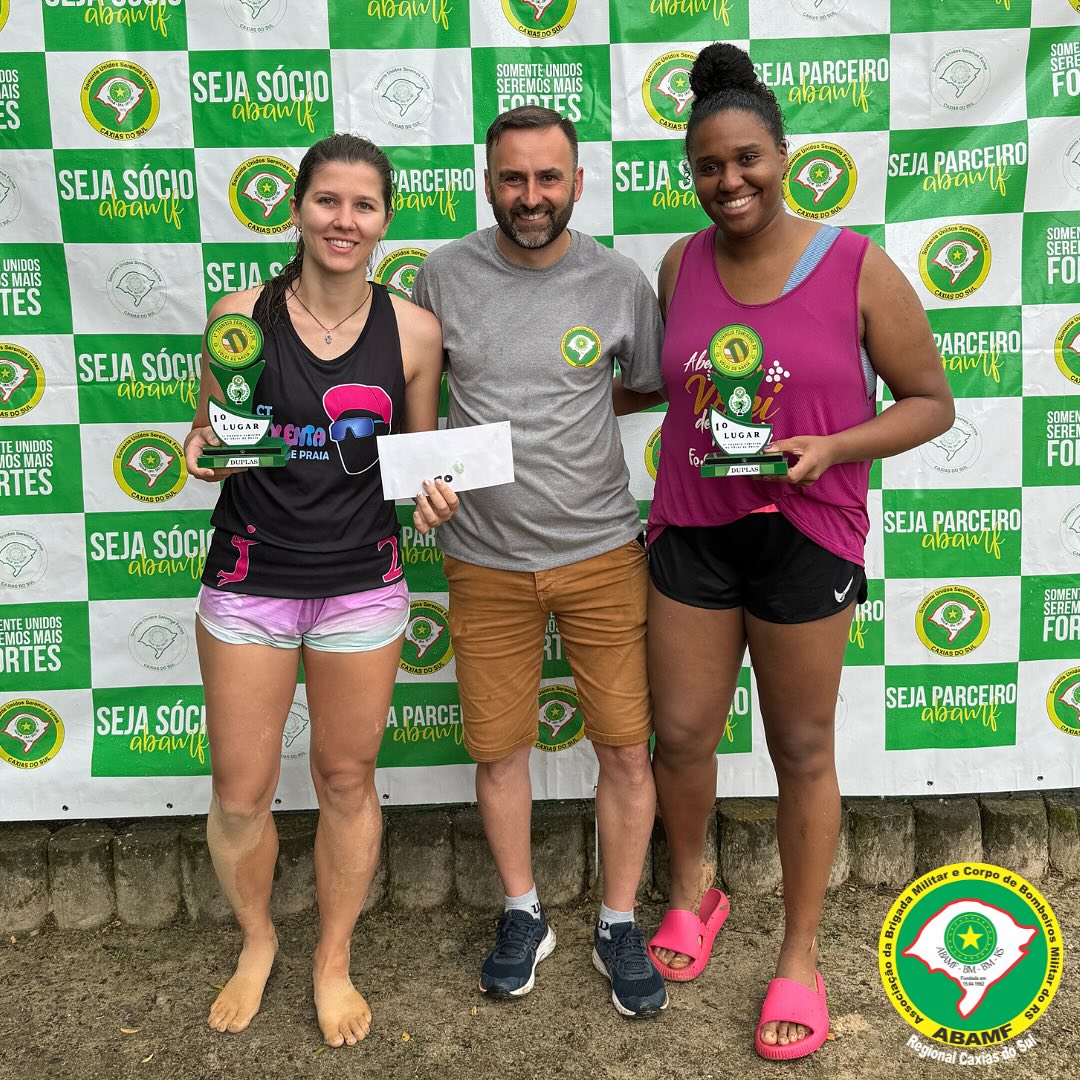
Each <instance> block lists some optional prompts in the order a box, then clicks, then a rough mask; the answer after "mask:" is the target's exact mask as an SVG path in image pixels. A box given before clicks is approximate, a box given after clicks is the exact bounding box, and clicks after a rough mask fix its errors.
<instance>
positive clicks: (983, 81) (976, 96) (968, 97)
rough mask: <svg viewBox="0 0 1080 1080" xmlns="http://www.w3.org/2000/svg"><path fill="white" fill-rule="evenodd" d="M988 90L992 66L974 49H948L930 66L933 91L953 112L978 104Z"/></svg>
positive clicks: (943, 106) (942, 105) (938, 101)
mask: <svg viewBox="0 0 1080 1080" xmlns="http://www.w3.org/2000/svg"><path fill="white" fill-rule="evenodd" d="M989 89H990V65H989V63H988V62H987V60H986V57H985V56H983V54H982V53H981V52H978V51H976V50H975V49H969V48H967V47H966V46H958V47H957V48H954V49H947V50H946V51H945V52H943V53H942V54H941V55H940V56H939V57H938V58H937V59H936V60H935V61H934V63H933V65H932V66H931V68H930V93H931V95H933V98H934V100H935V101H936V102H937V103H938V104H939V105H940V106H941V107H942V108H943V109H948V110H949V111H950V112H964V111H966V110H967V109H970V108H971V107H972V106H973V105H977V104H978V103H979V102H980V101H982V99H983V97H984V95H985V94H986V91H987V90H989Z"/></svg>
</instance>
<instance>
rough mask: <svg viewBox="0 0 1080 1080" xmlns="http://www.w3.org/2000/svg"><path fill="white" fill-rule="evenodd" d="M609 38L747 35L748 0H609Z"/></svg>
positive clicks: (682, 38)
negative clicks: (687, 0) (689, 0)
mask: <svg viewBox="0 0 1080 1080" xmlns="http://www.w3.org/2000/svg"><path fill="white" fill-rule="evenodd" d="M608 2H609V4H610V9H611V40H612V41H613V42H622V41H650V42H654V41H730V40H731V39H732V38H746V37H749V35H750V12H749V7H750V5H749V2H748V0H693V2H691V3H686V2H685V0H608Z"/></svg>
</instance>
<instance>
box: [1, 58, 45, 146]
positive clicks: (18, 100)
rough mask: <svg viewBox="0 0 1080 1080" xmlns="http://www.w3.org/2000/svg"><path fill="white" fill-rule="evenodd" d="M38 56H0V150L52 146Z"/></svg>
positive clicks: (43, 79) (43, 62)
mask: <svg viewBox="0 0 1080 1080" xmlns="http://www.w3.org/2000/svg"><path fill="white" fill-rule="evenodd" d="M48 100H49V90H48V86H47V82H46V77H45V57H44V56H43V55H42V54H41V53H31V52H25V53H0V150H29V149H46V150H47V149H49V148H51V147H52V131H51V127H50V112H49V109H48V108H47V107H46V103H47V102H48Z"/></svg>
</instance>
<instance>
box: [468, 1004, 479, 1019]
mask: <svg viewBox="0 0 1080 1080" xmlns="http://www.w3.org/2000/svg"><path fill="white" fill-rule="evenodd" d="M476 1012H477V1009H476V1006H475V1005H474V1006H473V1007H472V1008H471V1009H470V1010H469V1015H470V1016H475V1015H476Z"/></svg>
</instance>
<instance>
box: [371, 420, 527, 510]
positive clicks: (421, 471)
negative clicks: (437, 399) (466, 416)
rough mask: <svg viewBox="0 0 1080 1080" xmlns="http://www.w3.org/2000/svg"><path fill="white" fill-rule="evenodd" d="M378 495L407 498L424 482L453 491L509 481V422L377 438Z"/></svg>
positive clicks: (511, 465)
mask: <svg viewBox="0 0 1080 1080" xmlns="http://www.w3.org/2000/svg"><path fill="white" fill-rule="evenodd" d="M376 441H377V442H378V445H379V468H380V470H381V471H382V485H383V495H384V496H385V497H386V498H388V499H411V498H412V497H413V496H414V495H416V494H417V493H418V492H420V491H422V490H423V483H424V481H425V480H433V479H435V478H436V477H438V478H440V479H442V480H445V481H446V482H447V483H448V484H449V485H450V486H451V487H452V488H453V489H454V490H455V491H469V490H470V489H472V488H482V487H495V486H496V485H497V484H512V483H513V482H514V452H513V449H512V448H511V445H510V421H509V420H504V421H502V422H501V423H498V424H477V425H476V426H475V427H464V428H449V429H443V430H441V431H415V432H412V433H410V434H407V435H380V436H378V438H377V440H376Z"/></svg>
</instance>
